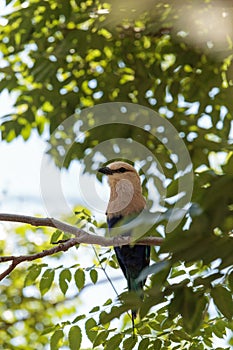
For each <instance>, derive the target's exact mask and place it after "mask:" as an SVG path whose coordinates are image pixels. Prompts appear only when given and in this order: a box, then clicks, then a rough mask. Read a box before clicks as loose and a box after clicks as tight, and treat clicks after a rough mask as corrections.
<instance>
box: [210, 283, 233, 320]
mask: <svg viewBox="0 0 233 350" xmlns="http://www.w3.org/2000/svg"><path fill="white" fill-rule="evenodd" d="M211 296H212V298H213V300H214V303H215V305H216V306H217V308H218V309H219V311H220V312H221V313H222V314H223V315H224V316H225V317H226V318H227V319H228V320H231V319H232V317H233V300H232V294H231V293H230V292H229V290H227V289H226V288H224V287H223V286H220V285H219V286H216V287H214V288H213V289H212V290H211Z"/></svg>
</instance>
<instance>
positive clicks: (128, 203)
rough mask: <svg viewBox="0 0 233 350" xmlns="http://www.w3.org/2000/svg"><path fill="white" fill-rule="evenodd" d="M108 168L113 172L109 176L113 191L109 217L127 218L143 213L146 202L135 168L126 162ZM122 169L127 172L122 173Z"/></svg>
mask: <svg viewBox="0 0 233 350" xmlns="http://www.w3.org/2000/svg"><path fill="white" fill-rule="evenodd" d="M107 168H109V169H110V170H111V171H112V174H107V175H109V176H108V181H109V186H110V189H111V192H110V199H109V203H108V207H107V212H106V214H107V217H108V218H111V217H113V216H119V215H122V216H124V217H125V216H128V215H131V214H134V213H138V212H140V211H142V210H143V209H144V208H145V206H146V201H145V198H144V197H143V195H142V188H141V183H140V178H139V175H138V173H137V172H136V170H135V169H134V167H133V166H132V165H130V164H128V163H125V162H114V163H111V164H109V165H108V166H107ZM120 169H125V170H126V171H125V172H121V171H120ZM110 175H111V176H110Z"/></svg>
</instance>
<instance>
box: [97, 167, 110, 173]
mask: <svg viewBox="0 0 233 350" xmlns="http://www.w3.org/2000/svg"><path fill="white" fill-rule="evenodd" d="M98 172H99V173H102V174H105V175H112V174H113V171H112V170H111V169H110V168H108V167H107V166H105V167H103V168H100V169H98Z"/></svg>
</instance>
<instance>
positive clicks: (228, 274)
mask: <svg viewBox="0 0 233 350" xmlns="http://www.w3.org/2000/svg"><path fill="white" fill-rule="evenodd" d="M10 2H11V1H7V3H10ZM177 3H178V2H177ZM229 6H230V5H229V2H228V1H222V2H221V3H220V2H215V1H205V2H204V3H203V1H201V2H199V1H193V0H187V1H185V3H184V4H182V5H180V4H179V5H178V4H177V5H176V4H174V2H169V1H155V0H147V1H145V2H143V4H137V3H136V4H135V2H133V3H132V2H130V1H129V2H127V4H125V2H123V1H122V2H121V1H120V2H117V5H116V2H114V1H108V2H102V1H98V0H93V1H92V0H86V1H79V0H69V1H62V0H59V1H55V0H48V1H43V2H41V1H38V0H30V1H23V0H20V1H19V0H16V1H15V2H14V7H13V9H15V10H13V11H11V13H10V14H9V15H8V16H7V17H6V18H7V24H6V25H5V26H2V28H1V31H0V48H1V53H2V58H1V59H2V62H3V63H2V65H3V66H2V68H1V73H0V78H1V81H0V89H1V90H3V89H5V88H6V89H8V91H10V92H16V93H17V99H16V103H15V112H14V113H13V114H11V115H7V116H4V117H3V118H2V122H1V132H2V138H3V140H5V141H7V142H11V141H12V140H13V139H14V138H16V137H18V136H21V137H23V138H24V140H27V139H28V138H29V137H30V134H31V131H32V129H36V130H37V131H38V133H39V134H40V135H42V137H43V131H44V130H45V128H47V127H49V134H50V137H49V139H48V142H49V144H50V154H51V155H52V157H53V158H54V160H55V162H56V163H57V164H58V165H59V166H64V167H67V168H68V167H69V166H70V164H71V162H72V161H73V160H74V159H79V160H80V161H83V162H84V164H85V165H86V170H87V171H90V172H93V171H94V170H95V169H96V167H90V166H89V167H88V166H87V158H86V155H87V153H88V152H87V150H92V149H93V150H94V151H93V153H91V154H90V157H89V161H91V163H92V164H96V163H98V162H97V161H96V158H95V156H96V154H97V151H95V146H96V145H97V144H98V143H101V142H103V141H105V140H110V139H112V138H114V139H116V138H123V139H127V140H128V139H132V140H135V141H137V142H140V143H141V144H143V145H144V146H146V147H147V148H148V149H149V150H150V151H151V152H152V154H154V155H156V157H157V159H158V161H159V162H160V164H164V167H163V173H164V176H165V177H166V179H167V180H170V181H168V182H167V183H166V188H165V187H164V186H165V185H164V182H163V181H162V180H161V178H160V177H159V176H158V175H154V174H150V176H151V177H152V178H153V179H154V184H155V185H156V186H157V188H159V192H160V193H161V192H162V191H163V189H164V190H166V191H165V192H166V199H169V198H173V196H175V195H176V194H177V191H178V183H177V176H178V174H177V170H176V166H175V164H174V163H172V159H171V154H170V153H169V151H168V150H167V148H166V147H165V146H164V144H162V143H161V142H159V141H158V140H156V139H155V138H151V135H150V134H149V133H148V132H146V130H143V129H140V128H132V127H131V126H130V125H127V124H124V125H123V127H122V125H121V124H120V125H114V126H112V127H109V125H100V123H99V121H101V117H99V116H97V117H96V119H95V118H92V117H90V116H89V115H88V113H87V114H85V112H83V110H84V108H86V107H92V106H95V105H97V104H100V103H105V102H122V103H125V102H131V103H134V104H135V103H137V104H140V105H142V106H145V107H149V108H151V109H153V110H155V111H157V112H159V113H160V115H162V116H163V118H165V119H166V120H169V122H170V123H171V124H172V125H173V126H174V127H175V129H176V130H178V132H179V136H180V138H181V139H183V141H184V142H185V145H186V147H187V149H188V151H189V153H190V156H191V160H192V164H193V170H194V173H195V176H194V189H193V197H192V202H193V205H192V206H191V207H190V209H189V211H188V213H187V215H186V217H185V218H184V219H183V221H182V222H181V223H180V224H179V226H178V227H177V228H176V229H175V230H174V231H173V232H171V233H169V234H167V235H166V238H165V241H164V244H163V245H162V247H161V248H160V249H157V248H156V249H154V250H153V252H152V260H153V262H154V263H158V264H159V262H160V261H161V260H163V259H164V258H165V257H166V259H167V260H168V264H165V265H164V268H163V269H161V270H159V271H158V265H155V270H154V271H155V272H156V273H155V274H153V275H151V276H150V278H148V288H147V289H146V291H145V300H144V302H143V303H142V302H141V301H140V300H138V299H137V297H136V296H134V295H129V294H128V293H122V294H121V295H120V296H119V298H118V299H117V302H116V300H112V299H109V300H107V301H106V302H105V303H104V305H95V307H94V308H93V309H92V310H90V311H89V313H86V314H85V315H84V314H79V312H78V310H77V309H76V300H77V304H78V303H79V297H80V296H81V295H82V293H83V292H84V291H85V288H87V286H89V285H92V286H93V291H94V288H95V285H97V284H98V283H99V280H100V279H99V275H100V273H102V276H104V272H106V270H105V268H106V266H108V269H109V271H113V270H114V269H116V268H117V263H116V259H115V257H114V256H112V257H110V258H109V250H105V249H104V250H101V251H99V252H98V254H99V255H98V254H97V257H98V259H97V257H96V255H95V254H94V255H93V256H92V263H91V264H90V266H83V264H82V262H81V258H80V255H79V253H77V250H72V252H71V253H70V252H67V253H66V254H64V255H65V258H64V257H63V256H62V254H58V255H57V256H54V257H48V258H46V259H44V260H43V261H37V262H36V263H35V264H30V265H26V266H22V267H20V268H18V269H16V270H14V271H13V272H12V274H11V275H10V276H9V277H7V278H6V279H5V281H4V282H3V283H2V284H1V301H2V302H1V306H0V308H1V312H0V314H1V319H0V321H1V323H0V332H1V337H0V339H1V341H2V343H3V348H4V349H16V348H17V349H20V348H22V349H23V348H25V346H27V348H28V349H35V348H37V349H38V350H39V349H47V348H48V344H49V343H50V346H51V349H59V348H61V349H62V348H63V349H66V348H67V347H68V348H70V349H72V350H73V349H79V348H82V345H81V344H82V338H83V337H84V329H85V334H86V336H87V338H88V339H89V341H90V343H91V344H92V348H100V349H102V348H104V349H106V350H108V349H113V348H114V349H133V348H134V347H135V348H138V349H139V350H142V349H190V350H194V349H208V348H210V349H211V348H213V347H214V346H215V344H214V343H213V342H214V338H213V335H214V336H216V337H218V338H221V339H223V337H224V336H225V335H226V334H229V330H231V331H232V329H233V323H232V318H233V301H232V292H233V270H232V265H233V255H232V237H231V235H230V234H229V233H230V231H231V230H232V228H233V216H232V209H233V191H232V183H233V175H232V168H233V153H232V112H231V111H232V110H233V105H232V103H233V100H232V84H233V82H232V58H233V56H232V40H233V38H232V32H231V27H229V23H231V21H232V14H231V9H230V8H229ZM216 28H222V29H221V30H220V29H219V31H218V33H216V32H217V31H216ZM73 113H76V116H75V118H76V120H77V121H82V122H83V124H80V131H82V127H83V130H84V131H85V130H86V129H85V127H84V126H85V125H88V127H89V129H90V130H89V132H86V133H85V134H84V135H83V138H82V139H81V140H77V141H76V142H75V143H73V144H72V147H70V148H69V152H67V153H66V156H65V160H64V162H63V163H61V161H60V159H61V157H60V154H62V151H64V150H67V148H65V147H66V146H65V145H66V144H69V142H68V141H69V140H68V136H69V135H70V133H72V131H73V130H68V131H67V130H62V129H60V130H59V129H58V130H57V129H56V128H57V127H58V126H59V125H60V124H61V123H62V122H63V121H64V120H67V119H68V117H69V116H70V115H72V114H73ZM95 123H96V124H95ZM96 125H99V126H96ZM67 140H68V141H67ZM112 142H113V143H112V146H113V154H114V155H115V158H119V153H118V151H117V148H114V142H115V141H112ZM114 150H115V151H114ZM121 151H122V153H124V154H127V153H126V152H127V146H126V145H125V146H124V148H123V149H121ZM103 153H104V152H103ZM103 155H104V154H103ZM104 159H105V160H107V159H106V158H104ZM130 160H131V161H135V160H137V159H130ZM141 161H142V159H141ZM97 165H98V164H97ZM149 169H150V164H149V165H148V166H147V168H146V170H147V172H148V173H149ZM180 176H183V177H184V176H185V174H182V175H180ZM144 191H145V193H146V191H148V187H147V185H146V184H144ZM161 206H163V207H164V206H166V208H167V209H171V208H172V204H171V203H170V202H169V201H165V202H163V203H161ZM78 215H79V214H78ZM83 219H85V220H86V221H88V222H90V224H91V225H92V227H95V231H96V232H97V231H98V230H99V227H98V225H97V224H96V223H95V222H93V220H92V218H91V216H90V215H89V214H88V213H87V212H85V211H84V212H82V219H80V220H79V221H78V223H79V225H82V220H83ZM164 225H165V224H164V223H159V228H157V232H156V235H158V234H162V235H164V231H165V230H164ZM96 226H97V227H96ZM29 232H31V229H29V228H28V227H27V226H24V227H22V228H20V229H17V230H16V232H15V235H13V234H12V241H14V238H15V242H16V243H15V245H17V247H18V246H19V247H21V248H20V249H21V251H22V252H23V253H25V252H26V253H27V254H32V253H34V252H38V251H41V250H42V249H46V248H47V247H48V246H49V245H50V244H51V243H52V242H55V241H57V240H58V239H60V238H61V237H62V235H63V233H61V232H55V233H53V235H52V239H51V241H50V236H51V234H52V232H51V231H47V230H35V234H36V236H38V237H41V239H40V240H39V241H38V242H39V243H38V242H36V241H34V240H33V239H32V238H31V236H30V234H29ZM1 243H2V244H1V252H2V253H3V252H4V254H14V253H15V252H16V251H17V247H15V246H13V247H11V248H9V246H8V245H7V244H6V243H4V242H3V241H1ZM79 249H80V248H78V252H79ZM68 257H69V259H68ZM64 259H66V260H65V261H64ZM67 261H68V262H67ZM69 261H72V262H71V263H70V264H69ZM110 274H111V273H110V272H109V275H110ZM105 278H106V276H105ZM31 291H32V292H31ZM93 293H94V292H93ZM135 304H138V306H139V307H140V319H138V321H137V322H136V325H135V328H136V334H135V337H133V336H132V327H131V323H130V318H129V317H128V315H127V311H128V310H130V309H131V307H132V305H135ZM213 305H214V306H213ZM115 318H120V319H121V323H120V326H115V323H114V319H115ZM231 345H232V339H230V340H229V342H228V345H227V346H228V348H229V349H230V346H231ZM217 349H221V348H220V347H219V348H217ZM225 349H227V347H225Z"/></svg>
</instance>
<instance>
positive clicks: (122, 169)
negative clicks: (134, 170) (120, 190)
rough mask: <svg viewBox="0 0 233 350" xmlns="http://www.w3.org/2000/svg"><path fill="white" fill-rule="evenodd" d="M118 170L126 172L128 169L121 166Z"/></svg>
mask: <svg viewBox="0 0 233 350" xmlns="http://www.w3.org/2000/svg"><path fill="white" fill-rule="evenodd" d="M117 171H118V172H119V173H125V172H126V171H127V169H125V168H124V167H121V168H119V169H117Z"/></svg>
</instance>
